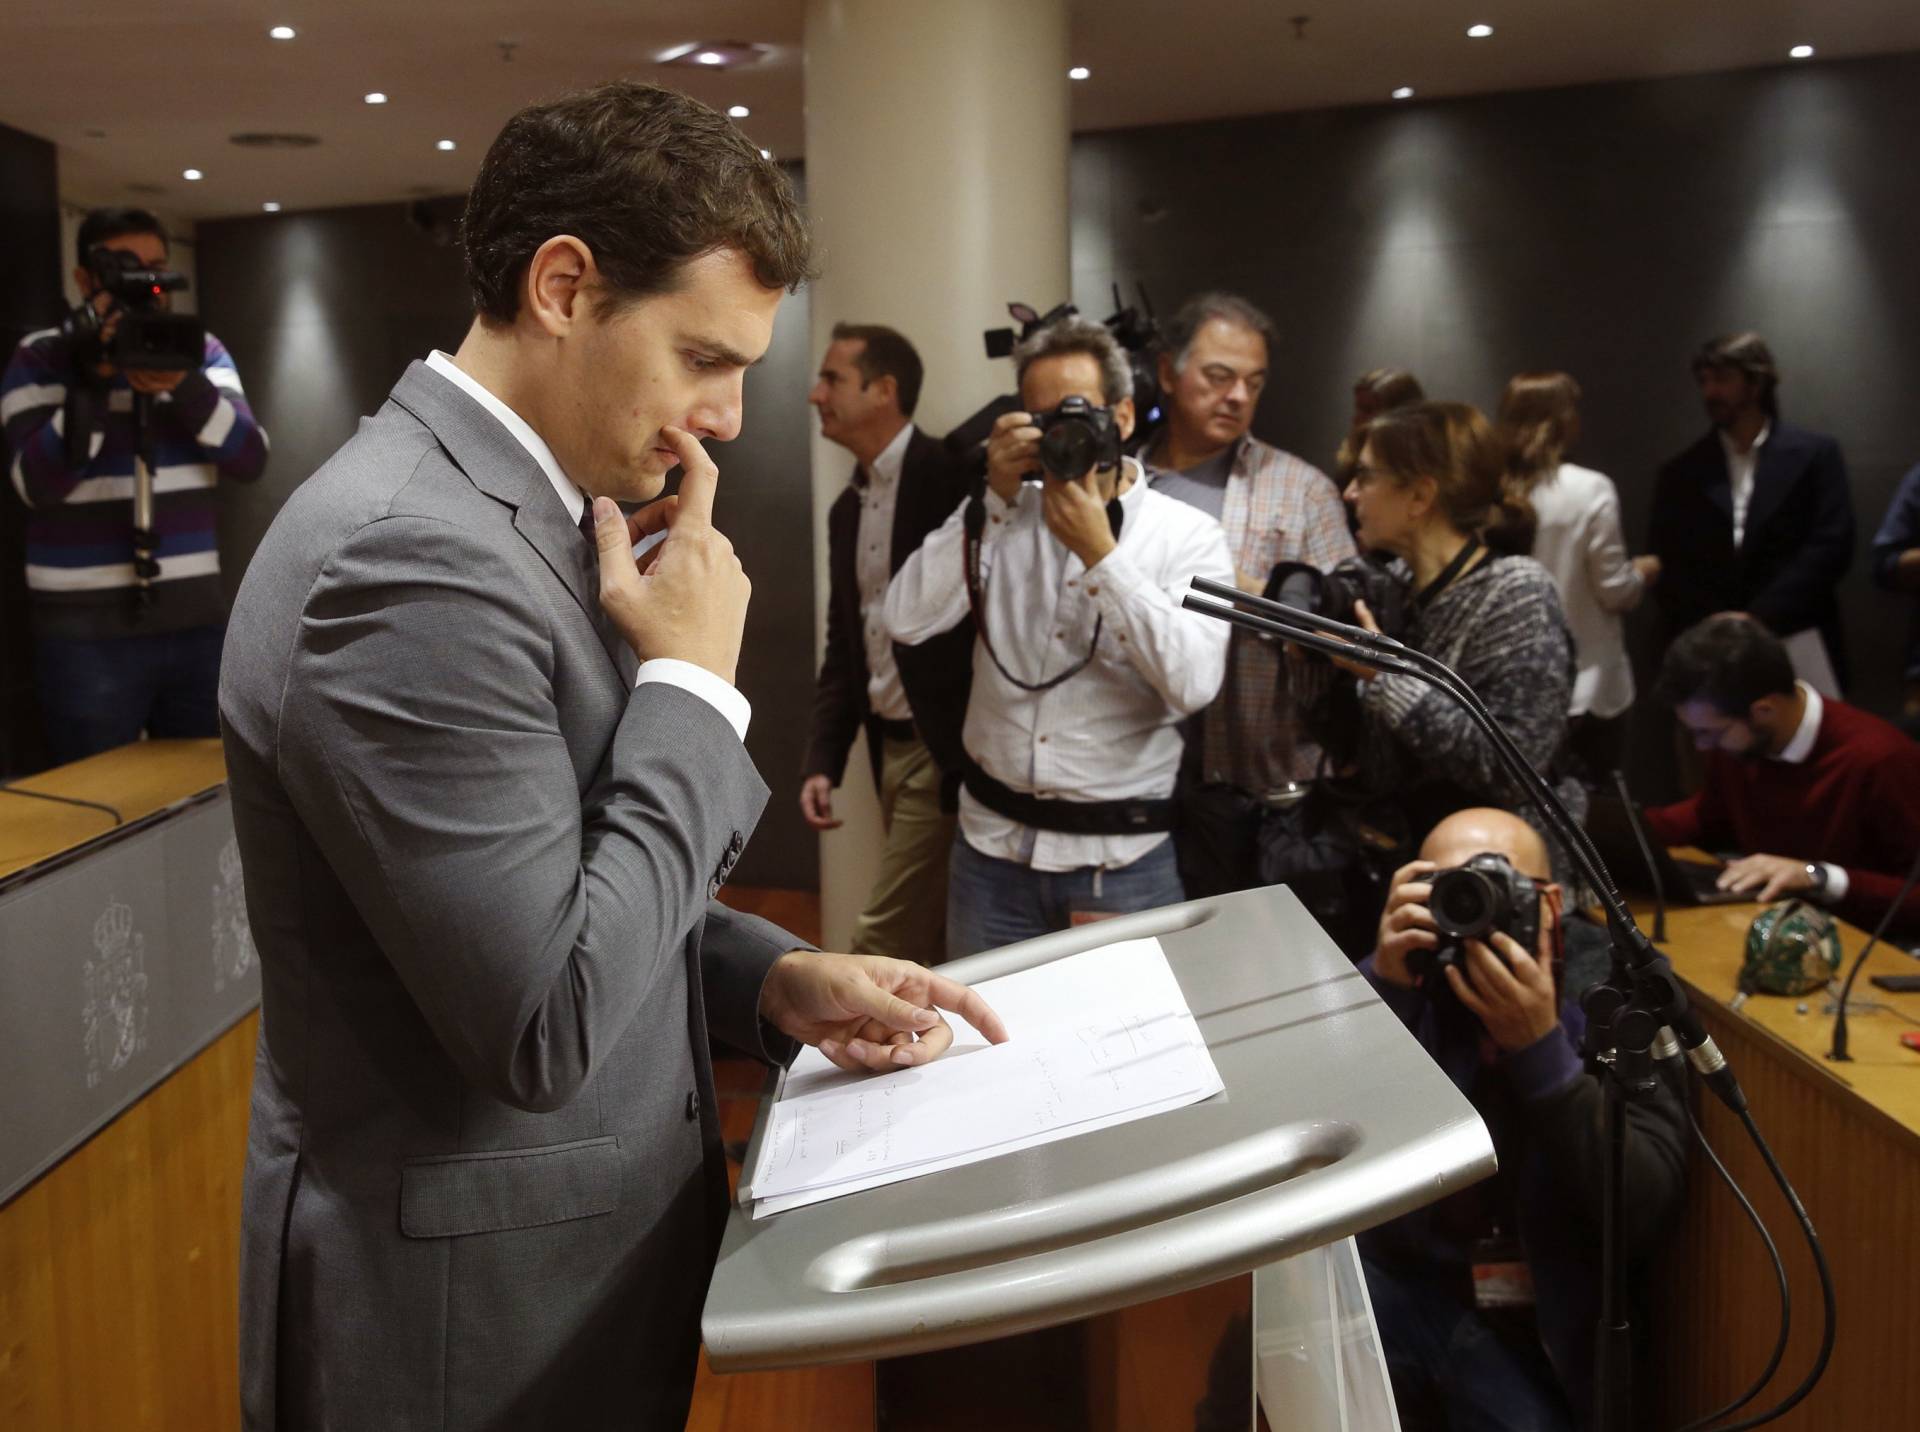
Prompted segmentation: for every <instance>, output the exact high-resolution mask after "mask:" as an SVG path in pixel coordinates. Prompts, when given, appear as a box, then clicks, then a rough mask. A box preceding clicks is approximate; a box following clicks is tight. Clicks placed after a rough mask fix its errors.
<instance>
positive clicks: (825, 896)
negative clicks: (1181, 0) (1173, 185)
mask: <svg viewBox="0 0 1920 1432" xmlns="http://www.w3.org/2000/svg"><path fill="white" fill-rule="evenodd" d="M1070 63H1071V61H1070V59H1069V58H1068V53H1067V7H1066V3H1065V0H808V5H807V19H806V105H807V149H806V191H807V206H808V209H809V210H810V211H811V213H812V216H813V222H814V230H815V233H816V235H817V236H818V240H819V246H820V254H821V261H822V265H823V273H822V277H821V279H820V281H819V282H818V283H817V284H815V285H814V288H813V292H812V296H811V300H810V303H809V311H810V314H811V320H810V321H811V324H812V330H813V333H812V337H813V352H814V354H815V355H816V357H817V355H819V354H820V353H823V352H825V350H826V346H827V342H828V335H829V332H830V331H831V329H832V327H833V325H834V324H835V323H836V322H849V323H884V324H887V325H889V326H890V327H893V328H897V329H899V330H900V332H902V333H904V334H905V335H906V336H907V337H908V338H909V339H910V340H912V342H913V345H914V347H915V348H917V349H918V350H919V352H920V357H921V359H922V360H923V361H924V362H925V364H926V369H927V376H926V385H925V391H924V393H923V394H922V397H921V400H920V407H919V411H918V412H917V413H916V414H915V415H914V416H915V421H916V422H918V423H919V424H920V425H921V426H922V427H924V428H925V429H927V430H928V431H929V432H932V433H934V434H936V435H941V434H944V433H945V432H946V431H947V430H948V429H949V428H951V427H952V426H954V425H955V424H956V423H958V422H959V421H960V420H961V419H963V418H965V417H967V416H969V415H970V414H972V413H974V412H975V411H977V410H978V409H979V408H980V407H981V406H982V405H983V404H985V403H986V402H987V401H988V400H990V399H991V398H993V397H994V396H996V395H997V394H1000V393H1003V392H1006V391H1008V390H1009V389H1010V388H1011V385H1012V371H1011V368H1010V367H1009V365H1008V364H1007V363H1006V362H1005V361H1004V360H1001V361H995V360H992V359H989V358H988V357H987V356H986V350H985V347H984V346H983V344H982V341H981V333H982V331H983V330H985V329H987V328H995V327H1000V326H1002V325H1004V324H1005V323H1006V321H1007V319H1006V305H1007V302H1008V301H1009V300H1010V299H1021V300H1024V301H1026V302H1028V303H1031V304H1033V305H1035V306H1036V307H1038V308H1039V309H1041V310H1042V311H1045V310H1046V309H1048V308H1051V307H1052V306H1053V305H1054V304H1056V303H1059V302H1062V301H1063V300H1065V299H1066V298H1068V297H1069V296H1070V293H1071V284H1070V275H1069V259H1068V251H1067V148H1068V142H1069V123H1068V93H1067V92H1068V86H1069V84H1070V83H1071V82H1070V81H1069V80H1068V78H1067V67H1068V65H1069V64H1070ZM852 469H853V459H852V458H851V457H850V456H849V455H848V454H847V452H846V451H845V450H844V449H842V448H839V447H836V446H834V445H833V444H831V443H828V442H825V441H823V440H821V439H820V438H819V437H818V435H817V434H816V436H815V438H814V443H813V510H814V590H815V594H816V598H817V600H816V612H815V633H816V644H815V650H816V652H817V651H818V650H819V640H820V639H821V637H823V635H824V632H825V629H826V616H825V613H826V601H827V590H828V588H827V581H828V578H827V539H826V530H827V529H826V518H827V509H828V507H829V506H830V505H831V504H832V502H833V499H834V498H835V497H837V496H838V495H839V493H840V491H841V489H842V488H844V487H845V485H846V482H847V478H848V476H849V474H850V473H851V472H852ZM955 580H956V581H957V580H959V574H958V573H955ZM867 772H868V765H867V756H866V752H865V748H864V744H861V745H856V746H855V748H854V755H853V759H852V760H851V761H850V762H849V763H848V769H847V780H846V784H845V785H844V786H843V787H842V789H841V790H840V791H839V792H837V793H836V795H835V797H834V811H835V814H837V815H841V816H843V817H844V818H845V820H846V825H845V826H843V827H842V828H841V829H839V830H836V831H831V832H828V833H827V834H826V835H824V836H823V837H822V838H821V841H820V890H821V905H822V914H823V917H824V924H825V941H826V947H827V948H829V949H844V948H845V947H846V940H847V936H848V933H849V932H850V931H851V929H852V927H853V921H854V918H855V917H856V916H857V915H858V914H859V912H860V909H861V906H862V905H863V904H864V903H865V900H866V895H867V886H868V883H869V881H870V880H871V878H872V874H873V871H874V869H875V865H876V862H877V860H878V857H879V851H880V843H881V838H882V837H881V830H880V819H879V811H878V807H877V805H876V803H875V799H874V795H873V790H872V784H871V782H870V780H869V779H868V774H867ZM778 798H780V797H779V796H776V799H778ZM787 798H788V799H791V798H792V796H791V793H788V794H787Z"/></svg>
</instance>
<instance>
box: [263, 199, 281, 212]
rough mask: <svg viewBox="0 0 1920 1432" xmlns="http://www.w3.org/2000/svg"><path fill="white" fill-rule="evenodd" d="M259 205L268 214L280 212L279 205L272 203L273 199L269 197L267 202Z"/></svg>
mask: <svg viewBox="0 0 1920 1432" xmlns="http://www.w3.org/2000/svg"><path fill="white" fill-rule="evenodd" d="M260 207H261V208H262V209H263V210H265V211H266V212H267V213H269V214H277V213H279V212H280V206H279V205H278V204H276V203H274V202H273V200H271V199H269V200H267V202H266V203H264V204H262V205H261V206H260Z"/></svg>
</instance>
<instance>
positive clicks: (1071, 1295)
mask: <svg viewBox="0 0 1920 1432" xmlns="http://www.w3.org/2000/svg"><path fill="white" fill-rule="evenodd" d="M1148 936H1154V937H1157V938H1158V939H1159V940H1160V942H1161V945H1162V947H1163V948H1164V949H1165V950H1166V953H1167V959H1168V962H1169V964H1170V965H1171V966H1172V969H1173V972H1174V976H1175V978H1176V979H1178V981H1179V983H1180V987H1181V989H1182V991H1183V993H1184V994H1185V995H1186V998H1187V1003H1188V1005H1189V1007H1190V1008H1191V1009H1192V1011H1193V1014H1194V1017H1195V1019H1196V1020H1197V1022H1198V1024H1199V1028H1200V1032H1201V1034H1202V1036H1203V1037H1204V1038H1205V1039H1206V1041H1207V1045H1208V1048H1209V1049H1210V1051H1211V1052H1212V1055H1213V1059H1214V1063H1215V1065H1216V1067H1217V1068H1218V1069H1219V1071H1220V1076H1221V1078H1222V1080H1224V1082H1225V1084H1226V1090H1225V1092H1224V1093H1221V1094H1218V1095H1215V1096H1214V1097H1213V1098H1211V1099H1207V1100H1204V1101H1202V1102H1201V1103H1198V1104H1194V1105H1191V1106H1189V1107H1187V1108H1184V1109H1179V1110H1176V1111H1174V1112H1172V1113H1165V1114H1159V1115H1155V1116H1153V1117H1151V1118H1147V1119H1143V1120H1139V1121H1136V1122H1134V1123H1130V1124H1125V1125H1121V1126H1119V1127H1117V1128H1110V1129H1102V1130H1098V1131H1096V1132H1092V1133H1088V1134H1085V1135H1082V1136H1080V1137H1076V1138H1070V1139H1065V1140H1062V1141H1060V1142H1057V1143H1053V1144H1049V1145H1046V1146H1043V1147H1040V1148H1035V1149H1029V1150H1025V1151H1022V1152H1018V1153H1012V1154H1007V1155H1005V1156H1002V1157H1000V1158H995V1159H989V1160H986V1161H984V1162H981V1163H976V1164H971V1165H968V1166H965V1167H961V1168H957V1169H951V1170H947V1171H945V1172H941V1173H937V1174H931V1175H928V1176H926V1177H922V1178H917V1179H909V1180H906V1181H904V1182H901V1183H895V1184H891V1185H888V1186H886V1187H884V1188H876V1189H871V1190H869V1191H867V1192H864V1193H855V1194H849V1195H846V1196H845V1197H842V1198H838V1199H833V1200H829V1201H827V1202H823V1203H817V1204H813V1205H810V1206H807V1207H803V1208H796V1209H793V1210H790V1211H788V1212H785V1213H780V1214H776V1215H773V1216H771V1217H769V1218H764V1219H759V1220H755V1219H754V1218H753V1216H752V1212H751V1209H750V1208H748V1207H746V1206H745V1205H744V1204H742V1206H737V1207H735V1208H734V1209H733V1210H732V1211H731V1214H730V1217H729V1220H728V1224H727V1229H726V1234H725V1238H724V1241H723V1243H722V1245H721V1249H720V1257H719V1262H718V1265H717V1266H716V1268H715V1270H714V1275H713V1280H712V1284H711V1286H710V1289H709V1292H708V1295H707V1303H706V1309H705V1313H704V1315H703V1319H702V1332H703V1334H704V1338H705V1341H706V1346H707V1356H708V1360H709V1362H710V1363H711V1365H712V1366H713V1368H714V1369H715V1370H716V1371H718V1372H733V1371H750V1370H757V1369H766V1368H778V1367H793V1366H799V1365H806V1364H815V1363H829V1362H845V1361H864V1360H867V1359H873V1360H876V1361H877V1363H878V1369H877V1372H876V1378H877V1387H876V1406H877V1408H878V1411H877V1421H878V1423H879V1425H880V1426H881V1427H883V1428H886V1429H889V1432H902V1430H903V1429H906V1428H915V1429H932V1428H945V1427H956V1428H957V1427H974V1428H979V1427H992V1428H994V1429H996V1432H1017V1429H1019V1428H1022V1427H1025V1426H1029V1425H1031V1426H1035V1427H1048V1428H1058V1429H1065V1428H1072V1427H1088V1428H1100V1429H1106V1428H1122V1427H1127V1428H1131V1427H1142V1428H1145V1427H1164V1426H1178V1427H1187V1426H1194V1427H1201V1428H1210V1427H1212V1426H1216V1425H1217V1426H1222V1427H1226V1426H1234V1427H1250V1426H1252V1425H1253V1417H1254V1409H1253V1397H1252V1383H1253V1372H1252V1365H1253V1357H1252V1351H1251V1342H1252V1340H1253V1339H1254V1338H1255V1336H1256V1334H1257V1329H1256V1327H1255V1325H1254V1319H1253V1318H1252V1316H1251V1306H1250V1305H1251V1302H1252V1299H1251V1278H1250V1275H1251V1274H1252V1273H1253V1271H1254V1270H1256V1269H1260V1268H1262V1267H1265V1266H1267V1265H1269V1264H1272V1263H1275V1262H1276V1261H1278V1260H1281V1259H1286V1258H1289V1257H1291V1256H1293V1255H1295V1254H1299V1253H1303V1252H1305V1251H1307V1250H1311V1249H1315V1248H1319V1247H1322V1246H1323V1245H1326V1244H1329V1243H1333V1242H1336V1241H1337V1240H1340V1239H1343V1238H1346V1237H1348V1236H1349V1235H1351V1234H1353V1233H1356V1232H1358V1231H1360V1230H1361V1229H1365V1228H1370V1227H1372V1226H1374V1225H1376V1224H1379V1223H1382V1222H1385V1221H1386V1220H1388V1219H1391V1218H1394V1217H1396V1216H1398V1215H1400V1214H1402V1213H1406V1212H1408V1211H1410V1210H1412V1209H1415V1208H1418V1207H1420V1206H1422V1205H1424V1204H1427V1203H1430V1202H1432V1201H1433V1200H1435V1199H1438V1198H1441V1197H1444V1196H1445V1195H1447V1194H1449V1193H1452V1192H1454V1191H1456V1190H1457V1189H1460V1188H1463V1187H1465V1186H1467V1185H1469V1184H1472V1183H1474V1182H1477V1181H1478V1180H1480V1179H1482V1178H1485V1177H1487V1176H1488V1175H1490V1174H1491V1173H1492V1172H1493V1169H1494V1154H1493V1145H1492V1141H1491V1139H1490V1138H1489V1136H1488V1134H1487V1131H1486V1127H1485V1125H1483V1124H1482V1123H1481V1121H1480V1118H1479V1115H1478V1114H1476V1113H1475V1112H1474V1110H1473V1108H1472V1106H1471V1105H1470V1104H1469V1103H1468V1102H1467V1100H1466V1098H1465V1096H1464V1095H1462V1094H1461V1093H1460V1091H1459V1090H1457V1089H1456V1088H1455V1087H1454V1086H1453V1084H1452V1083H1451V1082H1450V1081H1449V1080H1448V1079H1447V1078H1446V1076H1445V1075H1444V1074H1442V1073H1441V1072H1440V1070H1439V1069H1438V1068H1437V1067H1436V1066H1435V1065H1434V1064H1433V1063H1432V1061H1431V1060H1430V1059H1428V1057H1427V1055H1426V1054H1425V1052H1424V1051H1422V1050H1421V1049H1420V1047H1419V1046H1418V1044H1416V1043H1415V1042H1414V1040H1413V1038H1412V1036H1411V1035H1410V1034H1409V1033H1408V1032H1407V1031H1406V1029H1405V1028H1404V1027H1403V1026H1402V1025H1401V1023H1400V1021H1399V1020H1398V1019H1397V1018H1396V1017H1395V1016H1394V1014H1393V1013H1392V1011H1390V1010H1389V1009H1387V1008H1386V1006H1385V1005H1383V1004H1382V1003H1381V1002H1380V1000H1379V999H1378V998H1377V997H1376V996H1375V995H1374V993H1373V990H1372V988H1371V987H1370V986H1369V985H1368V984H1367V982H1366V980H1365V979H1364V978H1362V977H1361V975H1360V974H1359V972H1358V971H1357V970H1355V969H1354V967H1353V965H1352V964H1351V963H1350V962H1349V961H1348V960H1347V958H1346V957H1345V956H1344V955H1343V954H1341V953H1340V951H1339V949H1338V948H1337V947H1335V945H1334V944H1333V942H1332V940H1330V939H1329V938H1328V937H1327V935H1326V933H1325V932H1324V931H1322V930H1321V928H1320V927H1319V925H1318V924H1317V923H1316V922H1315V921H1314V919H1313V917H1312V916H1311V915H1309V914H1308V913H1307V911H1306V909H1305V908H1304V907H1303V906H1302V905H1301V904H1300V902H1299V900H1298V899H1296V898H1295V897H1294V895H1293V893H1292V892H1291V891H1290V890H1288V889H1286V888H1285V887H1282V886H1273V887H1269V888H1267V889H1264V890H1253V891H1246V892H1242V893H1240V894H1235V895H1226V896H1219V897H1216V898H1213V899H1208V900H1195V901H1189V902H1188V903H1186V904H1182V905H1172V906H1167V907H1165V908H1163V909H1159V910H1150V911H1145V912H1142V913H1140V914H1136V915H1124V916H1120V917H1118V918H1116V919H1112V920H1106V921H1102V922H1100V923H1098V924H1093V925H1087V926H1082V927H1080V928H1077V929H1074V930H1069V931H1062V932H1060V933H1058V934H1052V935H1047V936H1043V937H1041V938H1039V939H1036V940H1029V941H1025V942H1023V943H1021V944H1018V945H1010V946H1007V947H1006V948H1004V949H999V950H992V951H988V952H986V953H984V954H980V955H975V956H972V957H970V958H968V959H965V960H960V961H957V962H955V963H954V964H951V965H948V966H946V967H944V969H943V973H947V974H951V975H952V976H953V977H954V978H956V979H960V980H963V981H966V982H968V983H979V982H980V981H983V980H988V979H993V978H996V977H998V976H1001V975H1006V974H1012V973H1014V972H1016V971H1018V970H1023V969H1028V968H1031V967H1033V966H1035V965H1039V964H1043V963H1045V962H1047V961H1049V960H1054V959H1059V958H1061V957H1063V956H1066V955H1071V954H1078V953H1080V952H1082V951H1084V950H1088V949H1092V948H1095V947H1097V946H1100V945H1104V944H1108V943H1110V942H1113V941H1118V940H1127V939H1139V938H1145V937H1148ZM784 1078H785V1075H784V1072H783V1071H775V1072H774V1073H773V1074H772V1075H771V1076H770V1077H769V1082H768V1088H767V1093H766V1096H765V1097H764V1098H763V1099H762V1101H761V1107H760V1111H759V1116H758V1119H757V1120H756V1123H755V1126H754V1131H753V1137H752V1140H751V1142H750V1143H749V1146H748V1151H747V1157H746V1162H745V1167H746V1169H747V1170H748V1171H749V1172H750V1171H751V1170H752V1169H753V1168H754V1167H755V1164H756V1161H757V1157H758V1153H759V1148H760V1143H761V1140H762V1139H763V1138H764V1137H765V1134H766V1127H767V1115H768V1110H769V1109H770V1108H771V1106H772V1103H773V1102H774V1100H775V1099H777V1097H778V1095H779V1091H780V1088H781V1083H782V1080H783V1079H784ZM743 1192H744V1190H743ZM1175 1344H1178V1345H1179V1346H1178V1347H1176V1346H1175ZM1149 1397H1150V1398H1155V1399H1158V1400H1159V1402H1160V1403H1161V1404H1162V1406H1161V1410H1160V1411H1159V1412H1157V1413H1152V1414H1144V1413H1142V1411H1141V1410H1140V1408H1139V1407H1138V1406H1137V1404H1138V1403H1139V1402H1140V1401H1141V1400H1142V1399H1143V1398H1149ZM1169 1408H1179V1409H1181V1411H1180V1412H1179V1414H1178V1417H1177V1419H1173V1420H1169V1419H1170V1414H1169V1413H1168V1411H1167V1409H1169ZM1196 1408H1203V1409H1204V1408H1211V1409H1213V1410H1210V1411H1209V1410H1202V1411H1199V1412H1196V1411H1195V1409H1196ZM1023 1418H1025V1419H1028V1420H1023Z"/></svg>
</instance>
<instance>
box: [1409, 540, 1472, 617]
mask: <svg viewBox="0 0 1920 1432" xmlns="http://www.w3.org/2000/svg"><path fill="white" fill-rule="evenodd" d="M1481 551H1482V548H1481V545H1480V539H1479V538H1478V537H1469V538H1467V545H1466V546H1464V547H1462V548H1461V549H1460V550H1459V551H1458V552H1455V553H1454V554H1453V560H1452V561H1451V562H1449V563H1447V565H1446V566H1445V567H1443V568H1441V570H1440V575H1439V576H1437V577H1435V578H1434V579H1433V580H1432V581H1431V582H1428V583H1427V584H1426V586H1424V587H1422V588H1421V589H1420V590H1419V591H1417V592H1415V593H1414V594H1413V609H1414V610H1415V611H1425V610H1426V608H1427V604H1428V603H1429V602H1431V601H1432V600H1433V599H1434V598H1435V597H1437V596H1439V595H1440V594H1441V593H1442V592H1444V591H1445V590H1446V589H1447V588H1448V587H1449V586H1451V585H1452V584H1453V582H1454V581H1455V580H1456V579H1457V578H1458V577H1459V576H1460V574H1461V573H1462V572H1464V571H1466V570H1467V568H1468V567H1470V566H1472V565H1473V559H1474V558H1475V557H1478V556H1479V555H1480V553H1481Z"/></svg>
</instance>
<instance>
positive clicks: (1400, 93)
mask: <svg viewBox="0 0 1920 1432" xmlns="http://www.w3.org/2000/svg"><path fill="white" fill-rule="evenodd" d="M1393 97H1394V98H1395V99H1412V98H1413V86H1412V85H1401V86H1400V88H1399V89H1397V90H1395V91H1394V92H1393Z"/></svg>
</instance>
